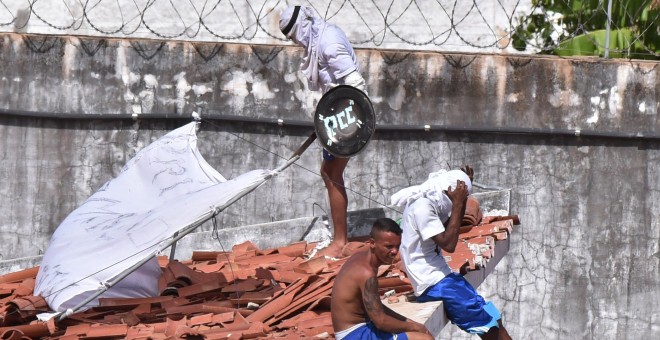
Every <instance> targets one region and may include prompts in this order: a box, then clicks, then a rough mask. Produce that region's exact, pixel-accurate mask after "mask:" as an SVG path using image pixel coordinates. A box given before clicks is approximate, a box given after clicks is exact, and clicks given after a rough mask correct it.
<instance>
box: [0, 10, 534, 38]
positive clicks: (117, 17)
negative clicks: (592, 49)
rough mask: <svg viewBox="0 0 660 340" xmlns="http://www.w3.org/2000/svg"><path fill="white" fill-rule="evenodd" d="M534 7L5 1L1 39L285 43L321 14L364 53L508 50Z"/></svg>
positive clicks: (2, 13) (0, 29)
mask: <svg viewBox="0 0 660 340" xmlns="http://www.w3.org/2000/svg"><path fill="white" fill-rule="evenodd" d="M521 1H523V2H528V1H529V0H489V1H476V0H473V1H469V2H468V1H464V0H463V1H459V0H435V1H433V0H370V1H368V0H360V1H358V0H320V1H298V2H295V1H283V0H249V1H248V0H242V1H240V0H0V31H5V32H19V33H35V34H53V35H82V36H87V35H91V36H112V37H120V38H155V39H177V40H194V41H212V42H218V41H232V42H245V43H280V44H281V43H285V42H286V39H285V38H284V36H283V35H282V34H281V32H280V31H279V26H278V21H279V13H280V11H281V10H282V9H283V8H284V7H285V6H286V5H288V4H289V3H292V4H298V5H300V4H302V5H307V6H310V7H313V8H314V9H315V10H316V11H317V12H318V13H319V16H321V17H323V18H325V19H326V20H329V21H331V22H333V23H335V24H337V25H338V26H340V27H342V28H343V29H344V30H345V31H347V34H348V36H349V37H350V39H351V42H352V43H353V44H354V45H356V46H361V47H385V46H389V47H395V48H420V47H425V48H427V49H438V48H439V47H442V48H444V49H457V48H458V49H460V48H463V49H465V48H471V49H503V48H506V47H507V46H508V41H509V39H508V34H509V33H508V32H512V31H513V27H512V24H513V22H514V18H515V16H516V15H518V9H519V4H520V2H521Z"/></svg>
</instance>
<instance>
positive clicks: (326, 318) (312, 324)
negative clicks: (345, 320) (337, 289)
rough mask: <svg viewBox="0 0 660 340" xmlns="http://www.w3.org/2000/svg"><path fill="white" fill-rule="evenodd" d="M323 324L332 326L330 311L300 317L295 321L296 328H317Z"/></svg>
mask: <svg viewBox="0 0 660 340" xmlns="http://www.w3.org/2000/svg"><path fill="white" fill-rule="evenodd" d="M323 326H331V327H332V318H331V317H330V313H321V315H319V316H317V317H314V318H309V319H301V320H300V321H298V322H297V323H296V327H297V328H298V329H307V328H318V327H323Z"/></svg>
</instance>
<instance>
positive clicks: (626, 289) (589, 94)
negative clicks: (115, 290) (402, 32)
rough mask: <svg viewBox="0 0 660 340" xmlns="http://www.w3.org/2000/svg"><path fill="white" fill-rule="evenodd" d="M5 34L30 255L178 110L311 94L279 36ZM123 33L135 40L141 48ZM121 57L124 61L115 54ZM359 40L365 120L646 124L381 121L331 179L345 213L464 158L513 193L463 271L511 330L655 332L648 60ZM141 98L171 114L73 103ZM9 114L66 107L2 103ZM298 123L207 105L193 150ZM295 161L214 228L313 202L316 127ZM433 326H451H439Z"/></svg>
mask: <svg viewBox="0 0 660 340" xmlns="http://www.w3.org/2000/svg"><path fill="white" fill-rule="evenodd" d="M21 39H22V38H20V37H16V36H11V37H7V36H4V37H3V40H2V41H3V44H2V46H0V53H2V60H6V62H5V63H2V65H1V66H0V79H1V81H2V82H3V90H4V91H2V93H0V109H3V110H5V113H6V114H5V115H3V116H0V136H1V137H0V154H1V155H2V156H1V157H0V183H1V185H0V216H2V220H0V231H1V233H0V237H1V240H0V242H1V244H2V247H1V249H2V259H3V260H6V259H9V258H12V257H27V256H32V255H38V253H39V252H43V250H45V247H46V246H47V243H48V238H49V235H50V234H51V233H52V231H53V230H54V229H55V228H56V227H57V225H58V224H59V222H60V221H61V220H62V219H63V218H64V217H65V216H66V215H67V214H68V213H69V212H70V211H72V210H73V209H75V207H76V206H78V205H79V204H80V203H82V202H83V201H84V200H85V199H86V198H87V197H88V196H89V195H90V194H91V193H92V192H93V191H94V190H96V189H97V188H99V187H100V186H101V185H102V184H103V183H104V182H105V181H107V180H109V179H110V178H112V177H113V176H114V175H116V174H117V173H118V171H119V169H120V168H121V167H122V166H123V165H124V163H125V162H126V161H127V160H128V159H129V158H130V157H131V156H132V155H133V154H135V152H136V150H138V149H140V148H142V147H144V146H145V145H147V144H149V143H150V142H151V141H153V140H155V139H156V138H158V137H160V136H162V135H164V134H165V133H166V132H167V131H169V130H171V129H173V128H175V127H178V126H180V125H183V124H184V123H186V122H188V121H189V118H187V117H188V116H189V114H190V112H191V111H192V110H193V109H194V108H195V107H198V106H200V105H201V106H204V107H205V111H203V112H204V115H206V117H210V118H212V117H213V116H214V115H216V116H217V115H221V114H228V115H236V116H243V117H248V118H277V117H286V118H292V119H299V120H309V119H310V118H309V112H311V110H312V108H313V107H314V104H315V101H316V100H317V99H318V97H315V96H313V95H307V94H306V92H305V84H304V82H303V81H302V80H301V78H300V76H299V75H298V74H297V72H296V69H297V63H298V62H299V59H298V58H299V52H300V51H299V50H298V49H295V48H289V49H287V48H285V49H282V50H278V49H276V48H274V49H272V50H271V51H270V52H272V53H271V54H269V50H268V47H264V46H261V47H251V46H228V45H224V46H223V47H222V52H223V53H221V54H220V55H218V56H215V57H214V58H212V59H210V60H209V61H204V60H202V59H200V57H198V56H196V55H195V53H197V52H195V51H193V50H194V49H191V47H190V46H189V45H186V44H185V43H181V44H178V45H177V44H174V43H173V44H169V45H167V46H164V47H163V48H162V49H161V50H160V52H158V53H155V55H154V56H153V57H152V58H151V59H145V58H144V57H142V56H140V55H139V53H137V51H136V50H135V47H134V46H135V42H134V43H133V45H131V43H127V42H119V41H115V42H113V41H108V42H107V44H106V45H105V47H102V48H101V49H100V50H99V51H98V52H97V53H96V54H92V55H87V54H84V53H85V52H84V51H82V50H81V49H75V48H74V49H73V51H74V52H75V51H77V52H75V53H74V54H75V56H76V58H74V59H76V60H77V64H76V63H72V62H71V61H70V59H66V56H67V53H69V52H66V51H67V48H69V49H70V48H71V47H66V44H67V43H68V42H67V41H69V39H65V38H62V39H61V40H59V41H60V44H62V45H61V46H60V47H59V48H55V47H53V48H51V49H50V50H48V51H45V52H38V51H33V50H31V49H29V48H26V47H25V46H26V45H25V42H24V41H22V40H21ZM86 43H87V44H92V43H93V41H88V42H86ZM139 43H140V44H142V45H141V46H143V47H148V48H152V49H151V51H155V50H156V49H157V47H158V45H150V44H152V42H139ZM122 46H123V47H122ZM127 46H129V47H127ZM130 46H133V47H130ZM208 48H211V47H210V46H208ZM122 49H124V52H120V51H121V50H122ZM69 51H71V50H69ZM81 51H82V52H81ZM166 51H167V53H165V52H166ZM122 53H124V54H123V55H124V57H125V59H123V60H119V59H115V58H116V56H119V55H121V54H122ZM358 55H359V58H360V60H361V61H362V63H363V70H364V72H365V77H366V78H367V81H368V86H369V87H368V89H369V93H370V95H371V96H372V98H373V99H374V106H375V107H376V110H377V112H379V116H378V124H379V125H382V126H390V127H391V126H392V125H393V124H400V125H403V124H406V125H408V124H411V125H415V126H421V125H423V124H434V125H450V126H465V125H467V126H468V127H486V128H491V129H498V128H501V129H506V128H524V129H537V130H538V131H546V132H547V130H548V129H560V130H561V129H566V130H575V129H580V130H581V131H583V132H584V131H595V132H601V133H605V134H611V133H633V134H634V133H643V135H646V136H649V138H646V139H644V138H609V137H603V138H597V137H585V136H584V135H582V136H570V135H552V134H545V133H524V134H496V133H490V132H483V131H482V132H478V131H474V132H441V131H433V130H432V131H429V132H425V131H423V130H422V129H417V130H411V129H408V130H380V131H377V132H376V134H375V135H374V138H373V140H372V142H371V143H370V145H369V146H368V148H367V149H366V150H365V151H364V152H363V153H361V154H359V155H357V156H355V157H354V159H352V160H351V161H350V162H349V165H348V168H347V171H346V174H345V177H346V184H347V186H348V187H349V188H350V190H349V194H348V195H349V202H350V203H349V204H350V206H349V209H351V210H357V209H363V208H375V207H382V204H386V203H388V202H387V201H388V198H389V196H390V195H391V194H393V193H394V192H395V191H397V190H399V189H401V188H403V187H405V186H408V185H410V184H417V183H420V182H422V181H423V180H424V179H425V178H426V176H427V175H428V173H429V172H431V171H434V170H437V169H439V168H446V167H448V166H450V167H452V168H457V167H458V166H460V165H462V164H470V165H472V166H473V167H474V168H475V169H476V172H477V174H476V176H477V177H476V180H477V181H479V182H481V183H485V184H493V185H498V186H501V187H507V188H511V189H512V201H511V211H512V212H513V213H516V214H518V215H520V218H521V220H522V221H523V226H522V227H521V228H519V230H517V231H516V232H515V233H514V235H513V239H512V242H511V249H510V251H509V254H508V255H507V256H506V257H505V258H504V260H503V261H502V262H500V264H499V265H498V266H497V268H496V270H495V272H494V273H493V274H491V276H489V278H487V279H486V281H485V282H484V284H483V285H482V286H481V287H480V292H482V293H483V294H484V295H485V296H486V297H487V298H489V299H492V300H493V301H494V302H495V304H496V305H497V306H498V307H500V308H501V310H502V311H503V315H504V320H505V323H506V324H507V326H508V329H509V330H510V332H511V334H512V335H513V336H514V337H515V338H518V339H527V338H535V337H544V338H548V339H567V338H569V339H570V338H582V339H601V338H605V339H614V338H621V339H639V338H643V337H649V338H655V337H658V335H659V334H660V306H659V305H658V304H657V302H656V301H658V287H659V286H660V276H659V275H658V272H659V269H660V255H659V254H660V222H659V221H660V220H659V217H660V216H659V214H660V213H659V212H658V209H657V202H659V201H660V197H659V192H660V174H659V173H658V172H657V170H656V167H655V164H657V163H658V161H659V160H660V159H659V158H660V155H659V152H658V150H659V147H660V142H659V140H658V138H657V134H658V124H657V113H658V101H657V96H658V93H660V85H659V82H658V81H657V79H658V67H657V66H658V63H657V62H655V63H654V62H637V61H632V62H631V61H625V62H617V61H600V60H596V59H560V58H549V57H543V58H541V57H536V58H523V57H519V56H515V57H512V56H493V55H468V54H466V55H460V54H440V53H407V52H406V53H401V52H397V51H375V50H359V51H358ZM264 56H270V57H269V58H270V59H269V58H265V59H264ZM262 59H263V60H262ZM74 64H75V65H80V67H79V68H78V67H77V66H76V68H72V67H70V66H71V65H74ZM182 72H186V75H185V77H184V78H185V79H186V83H187V84H189V85H190V84H192V85H190V88H188V87H185V86H183V85H181V87H180V88H181V89H183V90H182V91H183V92H181V93H177V92H176V91H175V90H174V89H175V88H176V86H177V84H179V85H180V84H181V83H182V81H180V80H181V79H182V78H181V76H180V77H179V78H176V79H178V80H175V76H176V75H178V74H181V73H182ZM92 73H94V74H96V75H97V76H92ZM147 75H151V76H153V77H154V78H155V79H156V80H157V81H158V85H157V86H155V87H153V89H155V92H154V93H155V95H154V96H153V97H149V96H147V95H144V96H139V93H140V92H141V91H143V90H144V89H145V88H146V86H151V85H153V79H152V78H151V77H147ZM131 79H132V80H131ZM125 81H126V82H125ZM195 84H197V85H198V87H196V89H197V91H200V88H201V87H199V86H201V85H200V84H208V85H205V86H207V89H212V90H213V91H207V92H205V93H203V94H202V93H201V92H195V91H194V90H193V88H194V86H193V85H195ZM166 85H167V86H166ZM266 85H267V86H266ZM186 89H187V90H186ZM135 94H138V95H137V96H136V95H135ZM136 98H138V99H136ZM150 98H152V99H150ZM177 99H182V100H179V101H177ZM145 102H149V103H152V104H153V106H151V107H152V111H151V112H154V113H160V114H168V115H170V119H139V120H137V121H133V120H131V119H109V118H107V117H106V118H104V119H85V118H80V117H79V116H82V115H85V114H99V113H104V114H116V115H119V114H131V113H134V112H135V111H136V110H138V109H137V107H139V109H140V110H142V108H143V107H147V108H148V107H149V105H146V104H149V103H146V104H145ZM143 104H144V105H143ZM136 106H137V107H136ZM26 112H27V113H29V114H36V115H39V114H40V113H41V114H42V115H52V114H55V115H56V116H60V117H63V118H66V117H69V118H70V119H61V118H37V117H21V116H14V115H10V114H15V113H22V114H26ZM143 112H144V111H143ZM144 114H145V115H147V113H144ZM74 117H78V118H75V119H74ZM475 130H479V129H475ZM534 131H536V130H534ZM310 132H311V128H306V127H287V126H283V127H278V126H276V125H269V124H261V123H239V122H230V121H211V122H207V123H203V126H202V130H201V131H200V133H199V139H200V142H199V147H200V150H201V152H202V154H203V155H204V157H205V158H206V159H207V160H208V161H209V163H210V164H211V165H212V166H214V167H215V168H216V169H218V170H219V171H220V172H221V173H222V174H223V175H226V176H228V177H233V176H235V175H237V174H239V173H242V172H244V171H247V170H251V169H254V168H261V167H266V168H273V167H275V166H277V165H279V164H282V162H283V160H282V158H280V156H282V157H284V158H288V156H290V155H291V154H292V153H293V151H294V150H295V149H296V148H297V147H298V146H299V145H300V144H302V142H303V141H304V140H305V138H306V137H307V135H308V134H309V133H310ZM257 146H259V147H257ZM260 147H263V148H265V149H266V150H267V151H265V150H263V149H261V148H260ZM298 164H299V166H294V167H292V168H290V169H287V171H285V172H284V173H283V174H281V175H280V176H278V177H277V178H275V179H273V180H272V181H270V182H269V184H267V185H266V186H264V187H261V188H259V189H258V192H257V193H256V194H255V195H249V196H248V197H245V198H244V199H242V200H240V201H239V202H237V204H236V205H235V206H233V207H231V208H230V209H228V210H227V211H226V213H225V214H223V215H222V218H221V221H220V225H221V226H222V227H232V226H240V225H247V224H255V223H264V222H270V221H273V220H281V219H287V218H294V217H300V216H315V215H317V213H318V212H319V210H320V209H326V210H327V204H326V202H325V200H326V198H325V191H324V188H323V185H322V181H321V180H320V178H319V175H318V169H319V166H320V147H319V146H318V144H317V143H315V144H314V145H313V146H312V147H311V148H310V149H309V150H308V151H307V152H306V153H305V154H304V155H303V157H302V158H301V159H300V160H299V161H298ZM209 227H210V226H205V228H209ZM207 230H208V229H207ZM445 332H448V333H449V334H451V336H452V338H467V336H466V335H463V334H461V333H460V332H458V331H456V329H455V327H453V326H451V327H447V329H446V330H445Z"/></svg>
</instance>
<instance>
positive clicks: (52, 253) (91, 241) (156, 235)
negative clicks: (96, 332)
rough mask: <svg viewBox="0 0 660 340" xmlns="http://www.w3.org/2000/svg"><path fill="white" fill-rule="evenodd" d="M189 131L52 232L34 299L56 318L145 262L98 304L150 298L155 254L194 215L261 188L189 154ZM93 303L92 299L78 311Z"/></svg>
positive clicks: (128, 169)
mask: <svg viewBox="0 0 660 340" xmlns="http://www.w3.org/2000/svg"><path fill="white" fill-rule="evenodd" d="M196 124H197V123H194V122H193V123H190V124H187V125H185V126H183V127H180V128H178V129H176V130H174V131H172V132H170V133H168V134H167V135H165V136H163V137H162V138H160V139H158V140H157V141H155V142H154V143H152V144H150V145H149V146H147V147H146V148H144V149H143V150H141V151H140V152H138V154H137V155H135V157H134V158H133V159H131V160H129V161H128V163H127V164H126V165H125V166H124V168H123V169H122V171H121V173H120V174H119V175H118V176H117V177H116V178H114V179H112V180H110V181H108V182H107V183H106V184H105V185H103V187H101V189H99V190H98V191H97V192H95V193H94V194H93V195H92V196H91V197H90V198H89V199H87V201H85V202H84V203H83V204H82V205H81V206H80V207H78V208H77V209H76V210H74V211H73V212H72V213H71V214H69V216H67V218H66V219H65V220H64V221H63V222H62V223H61V224H60V225H59V227H58V228H57V230H56V231H55V233H54V234H53V236H52V238H51V241H50V245H49V246H48V249H47V250H46V253H45V254H44V257H43V260H42V263H41V267H40V269H39V273H38V275H37V281H36V286H35V295H41V296H43V297H44V298H45V300H46V301H47V302H48V305H49V306H50V307H51V308H52V309H53V310H56V311H65V310H67V309H70V308H72V307H74V306H76V305H77V304H78V303H80V302H82V301H84V300H85V299H86V298H88V297H91V296H92V294H94V293H96V292H97V291H98V290H99V289H100V288H102V287H103V285H105V284H106V283H107V282H108V281H109V280H112V279H113V278H117V277H118V276H119V275H121V274H122V273H123V272H125V271H127V270H128V269H129V268H130V267H131V266H133V265H135V264H137V263H139V262H140V261H141V260H146V259H147V258H150V259H151V260H149V262H147V263H145V264H144V265H142V266H140V267H139V268H138V269H137V270H135V271H134V272H133V273H131V274H130V275H129V276H128V277H126V278H124V279H123V280H122V281H120V282H119V283H118V284H116V285H114V286H113V287H111V288H110V289H109V290H108V291H106V292H105V293H103V294H102V295H101V296H100V298H105V297H108V298H117V297H119V298H127V297H150V296H157V295H158V289H157V282H158V278H159V276H160V268H159V267H158V263H157V261H156V258H155V256H154V255H155V254H156V251H157V250H158V249H160V248H161V246H164V245H165V244H166V242H167V241H169V240H170V239H171V238H172V236H173V235H174V233H176V232H177V231H179V230H181V229H183V228H185V227H187V226H189V225H191V224H193V222H195V221H196V220H197V219H198V218H200V216H204V215H205V214H209V212H210V211H217V210H218V207H222V206H223V205H226V204H227V203H228V202H230V201H231V200H232V199H233V198H236V197H238V196H239V195H242V194H245V193H247V192H249V191H251V190H253V189H255V188H256V187H258V186H259V185H261V184H263V183H264V182H265V181H266V180H267V179H268V178H270V177H271V176H272V175H273V174H274V173H273V172H272V171H270V170H253V171H251V172H247V173H245V174H243V175H241V176H238V177H237V178H235V179H233V180H229V181H227V180H226V179H225V178H224V177H223V176H222V175H221V174H220V173H218V172H217V171H216V170H215V169H213V168H212V167H211V166H210V165H209V164H208V163H207V162H206V161H205V160H204V158H203V157H202V156H201V154H200V153H199V150H198V149H197V135H196ZM97 304H98V298H97V299H95V300H94V301H92V302H91V303H90V304H88V305H86V307H85V308H83V309H86V308H88V307H91V306H94V305H97Z"/></svg>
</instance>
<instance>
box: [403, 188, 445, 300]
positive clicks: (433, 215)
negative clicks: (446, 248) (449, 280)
mask: <svg viewBox="0 0 660 340" xmlns="http://www.w3.org/2000/svg"><path fill="white" fill-rule="evenodd" d="M448 220H449V211H447V212H443V211H437V208H436V206H435V205H434V204H433V202H432V201H431V200H429V199H428V198H426V197H422V198H419V199H417V200H416V201H414V202H413V203H411V204H409V205H408V206H407V207H406V209H405V210H404V211H403V220H402V222H401V228H402V229H403V234H402V236H401V248H400V251H399V253H400V255H401V259H402V260H403V263H404V265H405V266H406V272H407V273H408V277H409V278H410V281H411V283H412V286H413V289H414V290H415V295H417V296H419V295H420V294H422V293H423V292H424V291H425V290H426V289H427V288H428V287H430V286H433V285H434V284H436V283H438V282H440V280H442V279H443V278H444V277H445V276H447V275H449V274H450V273H451V269H450V268H449V266H448V265H447V262H446V261H445V258H444V257H443V256H442V251H441V248H440V247H436V244H435V242H434V241H433V239H432V238H431V237H433V236H435V235H438V234H440V233H442V232H443V231H445V226H444V224H443V221H445V222H446V221H448ZM436 249H437V252H436Z"/></svg>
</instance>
